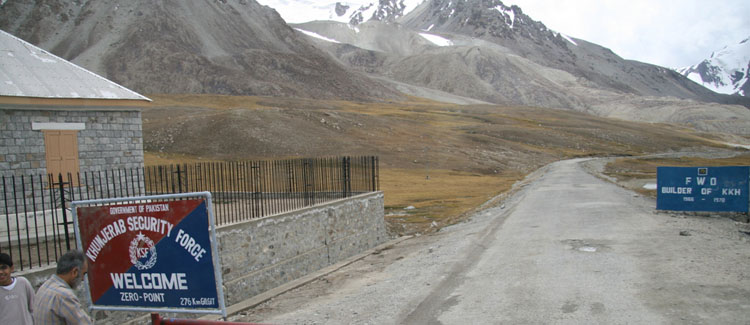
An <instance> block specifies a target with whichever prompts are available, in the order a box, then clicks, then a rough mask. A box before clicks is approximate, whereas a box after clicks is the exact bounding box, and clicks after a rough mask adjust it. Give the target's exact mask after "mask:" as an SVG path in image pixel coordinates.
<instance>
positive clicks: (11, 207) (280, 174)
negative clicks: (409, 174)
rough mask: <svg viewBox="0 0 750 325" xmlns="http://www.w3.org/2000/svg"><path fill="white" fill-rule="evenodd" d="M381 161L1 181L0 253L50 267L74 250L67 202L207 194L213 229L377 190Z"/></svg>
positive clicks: (207, 166)
mask: <svg viewBox="0 0 750 325" xmlns="http://www.w3.org/2000/svg"><path fill="white" fill-rule="evenodd" d="M379 178H380V177H379V161H378V157H374V156H363V157H336V158H314V159H309V158H307V159H288V160H263V161H238V162H204V163H194V164H179V165H165V166H148V167H145V168H134V169H117V170H107V171H90V172H81V173H78V174H76V175H71V174H68V175H56V176H53V175H46V176H43V175H36V176H7V177H2V194H1V195H0V200H3V202H2V204H1V205H0V252H5V253H7V254H9V255H11V257H12V258H13V261H14V263H17V265H18V266H17V267H16V268H17V269H20V270H23V269H25V268H32V267H36V266H44V265H48V264H52V263H54V262H55V261H56V260H57V258H58V257H59V256H60V255H61V254H62V253H64V252H65V251H67V250H70V249H71V246H75V238H73V237H74V235H73V234H74V229H73V220H72V217H71V213H70V211H69V205H68V204H67V202H70V201H76V200H94V199H105V198H115V197H135V196H145V195H156V194H172V193H186V192H203V191H208V192H211V195H212V198H213V206H214V215H215V216H216V224H217V225H222V224H229V223H234V222H240V221H246V220H250V219H254V218H260V217H264V216H269V215H273V214H278V213H283V212H288V211H292V210H296V209H300V208H304V207H309V206H313V205H316V204H320V203H325V202H329V201H332V200H336V199H341V198H345V197H350V196H352V195H356V194H360V193H367V192H373V191H378V190H379V189H380V186H379Z"/></svg>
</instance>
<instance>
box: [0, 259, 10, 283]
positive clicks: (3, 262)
mask: <svg viewBox="0 0 750 325" xmlns="http://www.w3.org/2000/svg"><path fill="white" fill-rule="evenodd" d="M11 273H13V260H12V259H11V258H10V255H8V254H5V253H0V285H1V286H7V285H10V284H11V283H13V278H12V277H11V276H10V274H11Z"/></svg>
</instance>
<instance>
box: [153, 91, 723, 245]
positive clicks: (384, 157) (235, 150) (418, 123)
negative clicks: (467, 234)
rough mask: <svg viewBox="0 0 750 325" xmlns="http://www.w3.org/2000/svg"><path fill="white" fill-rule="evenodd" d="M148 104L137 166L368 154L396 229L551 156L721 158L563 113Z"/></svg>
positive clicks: (692, 137) (628, 166)
mask: <svg viewBox="0 0 750 325" xmlns="http://www.w3.org/2000/svg"><path fill="white" fill-rule="evenodd" d="M149 97H150V98H152V99H154V102H153V103H152V104H151V105H150V107H148V108H146V109H145V110H144V111H143V120H144V126H143V128H144V147H145V151H146V164H147V165H157V164H169V163H182V162H197V161H235V160H245V159H252V160H258V159H277V158H291V157H329V156H342V155H377V156H379V157H380V162H381V163H380V175H381V179H380V186H381V189H382V191H383V192H384V193H385V205H386V214H387V215H388V217H387V219H388V222H389V226H390V229H391V230H392V231H394V232H397V233H414V232H424V231H430V230H432V229H436V228H437V227H435V226H434V225H437V226H438V227H439V226H442V225H445V224H450V223H454V222H457V221H459V220H461V219H462V218H463V217H464V216H465V215H466V214H467V213H468V212H470V211H472V210H473V209H475V208H477V207H478V206H479V205H481V204H482V203H484V202H486V201H487V200H488V199H490V198H492V197H494V196H496V195H498V194H500V193H503V192H506V191H508V190H509V189H510V188H511V186H512V184H513V183H514V182H515V181H517V180H519V179H521V178H523V177H524V176H525V175H526V174H528V173H529V172H531V171H533V170H535V169H537V168H539V167H541V166H543V165H545V164H547V163H550V162H553V161H556V160H561V159H568V158H576V157H605V156H607V157H609V156H623V157H635V156H642V155H648V154H655V153H661V152H679V151H685V152H701V151H704V150H707V149H710V150H714V151H715V150H728V151H731V150H730V149H729V147H726V146H724V145H722V144H720V143H719V141H717V135H715V134H700V133H697V132H694V131H693V130H691V129H686V128H683V127H678V126H673V125H667V124H652V123H636V122H628V121H622V120H614V119H605V118H599V117H595V116H591V115H587V114H582V113H577V112H573V111H568V110H552V109H540V108H531V107H507V106H496V105H465V106H461V105H452V104H445V103H437V102H432V101H428V100H423V99H418V98H414V99H412V100H410V101H408V102H398V103H396V102H381V103H372V102H368V103H365V102H347V101H325V100H308V99H294V98H270V97H240V96H217V95H150V96H149ZM650 163H651V162H649V161H646V162H644V163H635V160H633V161H632V162H631V161H630V160H623V161H622V162H619V163H618V164H619V165H616V166H621V167H615V168H614V169H612V170H611V171H610V172H612V173H613V175H614V174H622V175H621V177H629V176H628V174H630V173H632V174H633V175H636V174H638V173H641V170H643V172H644V173H646V172H648V170H649V168H650V167H648V166H646V165H648V164H650ZM695 163H698V162H695ZM701 163H702V162H701ZM641 164H646V165H641ZM633 175H631V176H632V177H635V176H633ZM428 176H429V177H428ZM411 207H413V208H411Z"/></svg>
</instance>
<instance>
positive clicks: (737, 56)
mask: <svg viewBox="0 0 750 325" xmlns="http://www.w3.org/2000/svg"><path fill="white" fill-rule="evenodd" d="M677 71H678V72H679V73H681V74H682V75H684V76H686V77H688V78H689V79H690V80H693V81H695V82H697V83H699V84H701V85H703V86H704V87H706V88H708V89H711V90H713V91H715V92H717V93H720V94H729V95H741V96H750V82H748V80H750V76H748V72H750V38H747V39H745V40H743V41H742V42H739V43H738V44H734V45H730V46H725V47H724V48H723V49H721V50H719V51H717V52H714V53H712V54H711V57H710V58H708V59H705V60H703V62H701V63H698V64H696V65H694V66H691V67H687V68H682V69H678V70H677Z"/></svg>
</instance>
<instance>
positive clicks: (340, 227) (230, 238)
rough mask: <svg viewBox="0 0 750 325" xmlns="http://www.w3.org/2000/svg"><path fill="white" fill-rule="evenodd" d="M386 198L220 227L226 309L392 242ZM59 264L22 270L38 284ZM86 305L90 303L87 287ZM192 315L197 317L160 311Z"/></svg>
mask: <svg viewBox="0 0 750 325" xmlns="http://www.w3.org/2000/svg"><path fill="white" fill-rule="evenodd" d="M383 199H384V196H383V193H382V192H373V193H366V194H361V195H357V196H355V197H351V198H346V199H341V200H337V201H332V202H329V203H325V204H320V205H317V206H314V207H309V208H304V209H300V210H297V211H292V212H288V213H283V214H278V215H274V216H269V217H265V218H260V219H256V220H250V221H245V222H239V223H236V224H233V225H225V226H220V227H218V229H217V234H216V236H217V240H218V242H219V260H220V263H221V270H222V278H223V282H224V295H225V299H226V305H227V307H228V306H230V305H233V304H236V303H238V302H241V301H242V300H245V299H249V298H251V297H253V296H255V295H258V294H260V293H262V292H265V291H268V290H270V289H273V288H275V287H278V286H280V285H282V284H284V283H287V282H289V281H292V280H295V279H298V278H301V277H303V276H305V275H308V274H310V273H313V272H315V271H318V270H320V269H322V268H324V267H326V266H329V265H333V264H335V263H338V262H339V261H342V260H344V259H346V258H348V257H351V256H354V255H356V254H359V253H362V252H364V251H366V250H368V249H370V248H373V247H375V246H378V245H380V244H382V243H384V242H386V241H387V240H388V235H387V232H386V227H385V219H384V205H383V204H384V201H383ZM53 273H54V266H51V267H46V268H43V269H36V270H29V271H24V272H18V273H16V274H17V275H21V276H24V277H26V278H27V279H29V281H30V282H31V284H32V285H33V286H34V288H37V289H38V288H39V286H40V285H41V284H42V283H43V282H44V281H45V280H46V279H47V278H48V277H49V276H51V275H52V274H53ZM78 291H79V297H80V300H81V302H82V303H84V304H86V303H88V297H87V296H86V293H85V292H84V291H83V290H78ZM161 314H162V316H165V315H170V317H179V318H190V317H195V316H196V315H192V316H191V315H186V314H179V315H177V314H170V313H161ZM147 316H148V315H147V314H144V313H135V312H110V311H96V312H95V313H94V317H95V318H96V323H97V324H123V323H124V322H125V321H127V320H132V321H134V323H143V322H142V320H145V319H146V318H147Z"/></svg>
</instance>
